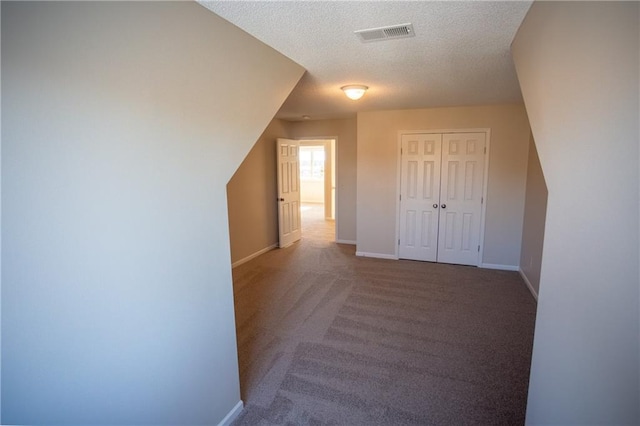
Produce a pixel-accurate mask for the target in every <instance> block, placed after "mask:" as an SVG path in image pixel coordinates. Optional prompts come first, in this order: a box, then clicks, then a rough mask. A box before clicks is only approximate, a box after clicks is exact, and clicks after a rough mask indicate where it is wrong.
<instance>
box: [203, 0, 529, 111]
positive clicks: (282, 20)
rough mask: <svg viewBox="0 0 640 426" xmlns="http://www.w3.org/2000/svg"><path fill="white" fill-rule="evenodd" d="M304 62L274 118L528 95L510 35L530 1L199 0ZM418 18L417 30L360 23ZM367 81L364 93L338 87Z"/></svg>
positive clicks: (518, 99)
mask: <svg viewBox="0 0 640 426" xmlns="http://www.w3.org/2000/svg"><path fill="white" fill-rule="evenodd" d="M201 4H203V5H204V6H205V7H207V8H209V9H210V10H212V11H213V12H215V13H216V14H218V15H220V16H221V17H223V18H224V19H226V20H228V21H230V22H231V23H233V24H235V25H236V26H238V27H240V28H242V29H243V30H245V31H246V32H248V33H249V34H251V35H253V36H254V37H256V38H258V39H259V40H261V41H262V42H264V43H266V44H267V45H269V46H271V47H273V48H274V49H276V50H278V51H279V52H281V53H282V54H284V55H286V56H287V57H289V58H291V59H292V60H294V61H295V62H297V63H299V64H300V65H302V66H303V67H305V68H306V69H307V73H306V74H305V75H304V77H303V78H302V80H301V81H300V83H299V84H298V85H297V86H296V88H295V89H294V91H293V92H292V93H291V96H289V98H288V99H287V101H286V102H285V104H284V105H283V106H282V108H281V110H280V111H279V113H278V115H277V117H278V118H283V119H289V120H299V119H301V118H302V116H303V115H309V116H311V118H312V119H320V118H336V117H345V116H349V115H352V114H353V113H355V112H357V111H371V110H381V109H404V108H425V107H440V106H459V105H478V104H495V103H509V102H521V101H522V97H521V94H520V88H519V85H518V81H517V78H516V74H515V70H514V67H513V63H512V61H511V55H510V51H509V48H510V44H511V41H512V40H513V38H514V36H515V33H516V31H517V29H518V27H519V26H520V24H521V22H522V20H523V19H524V16H525V14H526V13H527V11H528V9H529V7H530V6H531V2H530V1H511V2H488V1H471V2H432V1H412V2H404V1H346V2H343V1H259V2H248V1H201ZM405 23H412V24H413V26H414V29H415V37H410V38H401V39H395V40H394V39H391V40H384V41H377V42H369V43H363V42H361V41H360V40H359V38H358V37H357V36H356V35H355V34H354V33H353V32H354V31H356V30H361V29H367V28H375V27H383V26H389V25H396V24H405ZM347 84H364V85H367V86H369V91H368V92H367V93H366V94H365V96H364V97H363V98H362V99H361V100H359V101H352V100H350V99H347V98H346V96H344V94H343V93H342V91H341V90H340V87H341V86H344V85H347Z"/></svg>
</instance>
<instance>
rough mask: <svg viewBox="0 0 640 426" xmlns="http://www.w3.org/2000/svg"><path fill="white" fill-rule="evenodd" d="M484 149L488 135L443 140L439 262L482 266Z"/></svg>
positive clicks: (459, 136)
mask: <svg viewBox="0 0 640 426" xmlns="http://www.w3.org/2000/svg"><path fill="white" fill-rule="evenodd" d="M484 147H485V134H484V133H458V134H445V135H443V137H442V172H443V173H442V185H441V186H442V193H441V196H440V207H441V211H440V215H441V220H440V226H439V228H440V231H439V232H440V234H441V235H443V236H444V238H441V239H440V240H439V244H438V262H443V263H456V264H461V265H474V266H477V265H478V256H479V244H480V226H481V223H480V217H481V214H482V185H483V179H484V176H483V174H484V160H485V159H484V157H485V154H484ZM442 216H444V217H445V218H446V219H445V220H444V221H443V220H442Z"/></svg>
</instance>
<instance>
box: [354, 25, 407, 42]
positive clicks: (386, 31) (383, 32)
mask: <svg viewBox="0 0 640 426" xmlns="http://www.w3.org/2000/svg"><path fill="white" fill-rule="evenodd" d="M354 33H355V34H356V35H357V36H358V37H359V38H360V41H362V42H363V43H367V42H370V41H380V40H390V39H393V38H405V37H413V36H414V35H415V33H414V32H413V24H400V25H392V26H390V27H380V28H369V29H366V30H358V31H354Z"/></svg>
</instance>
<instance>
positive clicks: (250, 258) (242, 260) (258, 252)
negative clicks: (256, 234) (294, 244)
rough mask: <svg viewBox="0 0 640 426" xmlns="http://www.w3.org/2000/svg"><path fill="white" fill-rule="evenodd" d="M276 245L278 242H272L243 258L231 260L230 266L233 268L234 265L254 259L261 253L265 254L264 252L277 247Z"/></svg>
mask: <svg viewBox="0 0 640 426" xmlns="http://www.w3.org/2000/svg"><path fill="white" fill-rule="evenodd" d="M277 247H278V244H272V245H270V246H269V247H265V248H263V249H262V250H259V251H257V252H255V253H253V254H252V255H249V256H247V257H245V258H244V259H240V260H238V261H237V262H233V263H232V264H231V267H232V268H235V267H236V266H240V265H242V264H243V263H247V262H248V261H250V260H252V259H255V258H256V257H258V256H260V255H261V254H265V253H266V252H268V251H271V250H273V249H274V248H277Z"/></svg>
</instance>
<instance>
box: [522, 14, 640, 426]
mask: <svg viewBox="0 0 640 426" xmlns="http://www.w3.org/2000/svg"><path fill="white" fill-rule="evenodd" d="M639 18H640V11H639V4H638V3H637V2H628V3H627V2H601V3H592V2H560V3H558V2H536V3H534V5H533V6H532V8H531V10H530V11H529V14H528V15H527V17H526V19H525V21H524V23H523V25H522V27H521V28H520V30H519V32H518V35H517V36H516V39H515V40H514V43H513V49H512V50H513V58H514V62H515V65H516V71H517V73H518V78H519V80H520V85H521V87H522V93H523V97H524V101H525V105H526V108H527V113H528V115H529V120H530V122H531V129H532V132H533V136H534V139H535V143H536V147H537V149H538V153H539V156H540V163H541V165H542V170H543V172H544V177H545V179H546V183H547V187H548V191H549V194H548V202H547V219H546V224H545V238H544V251H543V256H542V270H541V277H540V293H539V299H538V314H537V320H536V330H535V340H534V349H533V358H532V366H531V381H530V388H529V403H528V408H527V422H528V423H530V424H587V423H588V424H638V422H639V420H640V419H639V415H640V413H638V407H639V405H638V401H639V400H640V392H639V389H638V383H639V381H638V378H639V372H638V359H639V354H638V335H639V332H640V330H639V320H640V317H639V308H638V302H639V295H638V292H639V288H638V286H639V282H640V280H639V277H638V255H639V248H638V217H640V214H639V211H638V207H639V206H638V190H639V182H638V169H639V162H638V144H639V142H638V141H639V134H638V133H639V122H638V120H639V117H640V111H639V104H640V103H639V99H638V97H639V93H640V90H639V86H638V80H639V79H638V76H639V75H640V73H639V71H640V70H639V57H638V55H639V52H640V46H639V43H640V32H639V26H638V25H639V24H638V22H639Z"/></svg>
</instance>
